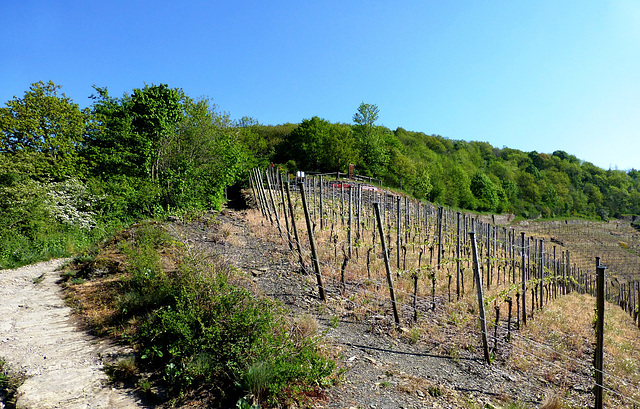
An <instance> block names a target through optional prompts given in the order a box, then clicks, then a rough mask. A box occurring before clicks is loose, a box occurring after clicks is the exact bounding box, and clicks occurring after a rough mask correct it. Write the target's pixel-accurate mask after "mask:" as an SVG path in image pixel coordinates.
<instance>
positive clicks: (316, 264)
mask: <svg viewBox="0 0 640 409" xmlns="http://www.w3.org/2000/svg"><path fill="white" fill-rule="evenodd" d="M298 187H299V188H300V196H301V197H302V207H303V208H304V218H305V220H306V221H307V231H308V232H309V243H310V245H311V256H312V260H311V261H312V262H313V267H314V268H315V270H316V279H317V281H318V293H319V295H320V299H321V300H322V301H327V297H326V296H325V294H324V285H323V284H322V274H320V261H319V260H318V251H317V250H316V240H315V238H314V235H313V226H312V225H311V217H310V216H309V207H308V206H307V196H306V195H305V192H304V184H303V183H299V184H298Z"/></svg>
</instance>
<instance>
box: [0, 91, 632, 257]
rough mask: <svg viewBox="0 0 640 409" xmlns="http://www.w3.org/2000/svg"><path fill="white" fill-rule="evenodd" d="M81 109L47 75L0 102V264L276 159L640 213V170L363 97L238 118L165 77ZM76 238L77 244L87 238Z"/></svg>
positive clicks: (495, 207) (475, 194)
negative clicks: (345, 107) (390, 119)
mask: <svg viewBox="0 0 640 409" xmlns="http://www.w3.org/2000/svg"><path fill="white" fill-rule="evenodd" d="M90 98H91V103H90V105H89V106H88V107H87V108H80V106H79V105H78V104H77V103H75V102H74V101H73V100H71V99H70V98H68V97H67V96H66V95H65V94H64V93H62V92H61V86H60V85H56V84H54V83H53V82H51V81H49V82H44V81H40V82H37V83H34V84H32V85H31V86H30V88H29V89H28V90H27V91H25V93H24V95H23V96H21V97H14V98H13V99H11V100H9V101H7V102H6V103H5V106H4V107H1V108H0V225H1V226H2V229H1V230H0V231H1V233H0V240H2V243H3V244H2V245H1V246H0V264H1V265H3V266H10V265H15V264H22V263H26V262H31V261H33V260H35V259H39V258H43V257H44V258H46V257H51V256H56V255H63V254H66V253H68V252H69V251H70V250H73V248H75V247H78V246H79V247H82V246H83V245H86V243H90V242H91V241H92V240H95V237H94V236H95V235H96V234H98V235H99V234H104V232H105V231H107V230H108V229H109V226H116V225H122V224H127V223H131V222H133V221H135V220H139V219H142V218H146V217H154V216H161V215H164V214H168V213H172V212H181V211H190V210H205V209H210V208H217V207H219V206H220V205H221V203H222V202H223V201H224V200H225V189H226V188H227V187H229V186H231V185H234V184H236V185H237V184H238V183H243V182H242V181H246V180H248V177H247V174H248V172H249V170H250V169H252V168H253V167H264V166H268V165H270V164H279V165H278V166H280V167H282V168H284V169H285V170H288V171H290V172H292V173H293V172H295V171H297V170H304V171H307V172H312V171H318V172H336V171H340V172H345V171H346V170H347V168H348V166H349V164H354V165H355V166H356V170H357V173H359V174H363V175H367V176H374V177H376V178H379V179H382V180H383V182H384V183H385V184H386V185H387V186H389V187H393V188H397V189H401V190H404V191H405V192H406V193H408V194H411V195H413V196H415V197H416V198H418V199H424V200H429V201H431V202H434V203H439V204H443V205H447V206H452V207H457V208H462V209H469V210H476V211H486V212H497V213H502V212H511V213H514V214H516V215H518V216H522V217H537V216H542V217H567V216H571V217H573V216H576V217H588V218H602V219H607V218H609V217H619V216H621V215H625V214H640V173H639V172H638V171H636V170H631V171H628V172H625V171H618V170H603V169H601V168H598V167H596V166H594V165H593V164H591V163H589V162H584V161H581V160H579V159H578V158H576V157H575V156H573V155H570V154H568V153H566V152H564V151H556V152H553V153H552V154H545V153H538V152H535V151H533V152H522V151H519V150H516V149H510V148H502V149H498V148H494V147H493V146H491V145H490V144H489V143H486V142H476V141H472V142H466V141H460V140H451V139H448V138H445V137H442V136H439V135H427V134H425V133H423V132H414V131H407V130H405V129H403V128H397V129H395V130H393V131H392V130H390V129H388V128H386V127H384V126H381V125H377V124H376V122H377V121H378V118H379V108H378V107H377V106H376V105H373V104H367V103H364V102H363V103H362V104H360V106H359V107H357V110H356V112H355V114H354V115H353V123H351V124H346V123H331V122H329V121H327V120H326V119H322V118H319V117H317V116H314V117H312V118H310V119H303V120H302V121H301V122H299V123H286V124H279V125H264V124H260V123H259V122H258V121H257V120H256V119H253V118H249V117H244V118H242V119H239V120H232V119H231V117H230V115H229V114H228V113H225V112H223V111H221V110H220V108H219V107H218V106H217V105H216V104H214V103H213V101H212V100H211V99H208V98H192V97H190V96H188V95H186V94H185V93H184V92H183V91H182V90H181V89H179V88H171V87H169V86H168V85H166V84H159V85H144V87H141V88H136V89H133V90H132V91H131V92H129V93H125V94H124V95H123V96H121V97H114V96H112V95H110V94H109V92H108V90H107V88H106V87H97V86H94V93H93V95H91V97H90ZM83 243H84V244H83Z"/></svg>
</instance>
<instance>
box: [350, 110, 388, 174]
mask: <svg viewBox="0 0 640 409" xmlns="http://www.w3.org/2000/svg"><path fill="white" fill-rule="evenodd" d="M379 112H380V110H379V109H378V107H377V106H376V105H372V104H365V103H364V102H363V103H361V104H360V106H359V107H358V110H357V112H356V113H355V114H354V115H353V122H355V125H354V127H353V131H354V134H355V138H356V140H357V144H356V146H357V147H358V150H359V153H360V162H359V165H360V166H361V167H362V168H363V169H362V170H363V173H365V174H369V175H381V174H383V173H384V168H385V167H386V165H387V163H388V161H389V153H388V151H387V149H386V147H385V143H384V138H383V130H382V129H381V128H380V127H378V126H376V125H375V122H376V121H377V120H378V115H379Z"/></svg>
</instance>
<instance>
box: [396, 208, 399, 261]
mask: <svg viewBox="0 0 640 409" xmlns="http://www.w3.org/2000/svg"><path fill="white" fill-rule="evenodd" d="M396 212H397V214H396V216H397V217H396V248H397V249H398V250H397V252H396V253H397V255H398V256H397V257H396V259H397V261H398V262H397V265H396V269H398V270H400V196H398V197H396Z"/></svg>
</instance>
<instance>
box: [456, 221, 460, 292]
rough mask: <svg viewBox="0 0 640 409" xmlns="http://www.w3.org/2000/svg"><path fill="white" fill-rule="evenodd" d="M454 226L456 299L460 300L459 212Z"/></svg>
mask: <svg viewBox="0 0 640 409" xmlns="http://www.w3.org/2000/svg"><path fill="white" fill-rule="evenodd" d="M457 216H458V217H457V225H456V230H457V233H456V297H457V299H458V300H459V299H460V212H458V213H457Z"/></svg>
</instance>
